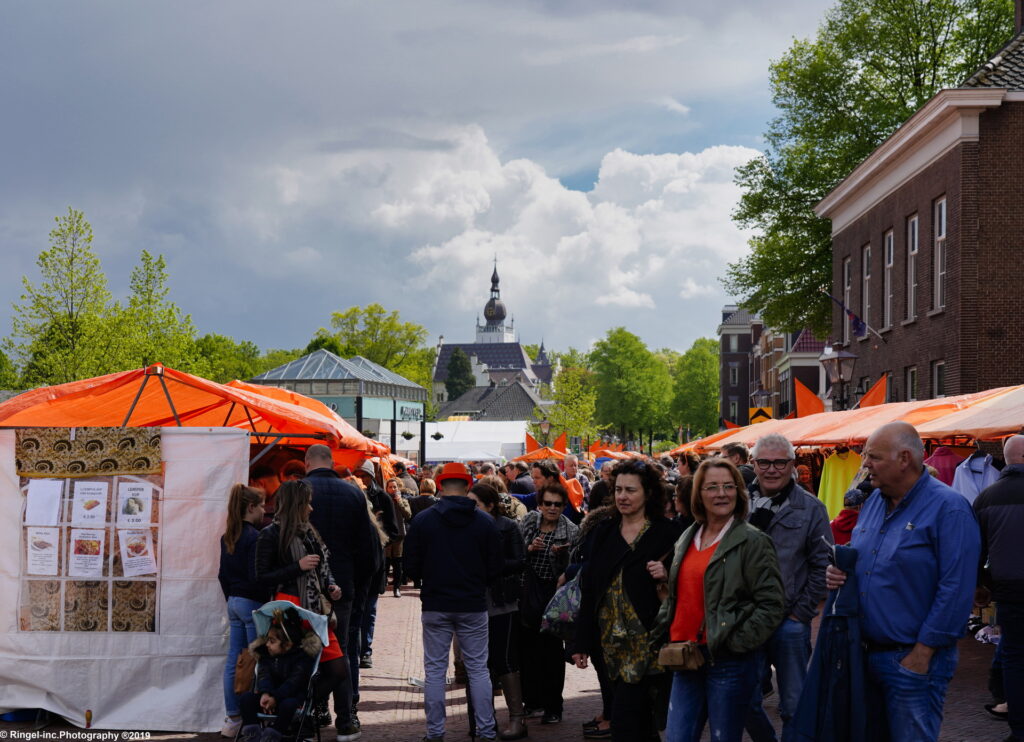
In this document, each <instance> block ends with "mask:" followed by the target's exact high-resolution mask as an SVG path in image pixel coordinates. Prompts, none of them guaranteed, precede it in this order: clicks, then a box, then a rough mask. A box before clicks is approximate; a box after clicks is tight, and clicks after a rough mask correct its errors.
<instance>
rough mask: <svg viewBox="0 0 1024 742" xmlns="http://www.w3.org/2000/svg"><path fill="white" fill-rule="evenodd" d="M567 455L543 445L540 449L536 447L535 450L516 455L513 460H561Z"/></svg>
mask: <svg viewBox="0 0 1024 742" xmlns="http://www.w3.org/2000/svg"><path fill="white" fill-rule="evenodd" d="M565 456H566V454H564V453H562V452H561V451H556V450H555V449H553V448H548V447H547V446H542V447H541V448H538V449H536V450H534V451H530V452H529V453H524V454H523V455H522V456H516V457H515V458H514V459H512V460H513V461H544V460H545V459H555V460H557V461H561V460H562V459H564V458H565Z"/></svg>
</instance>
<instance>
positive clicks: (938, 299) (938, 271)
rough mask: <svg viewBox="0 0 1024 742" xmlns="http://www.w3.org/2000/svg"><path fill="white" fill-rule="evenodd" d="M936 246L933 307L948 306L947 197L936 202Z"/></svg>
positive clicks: (933, 258)
mask: <svg viewBox="0 0 1024 742" xmlns="http://www.w3.org/2000/svg"><path fill="white" fill-rule="evenodd" d="M934 211H935V222H934V226H935V229H934V231H935V246H934V249H933V251H932V261H933V263H934V266H933V271H932V272H933V277H932V278H933V280H932V286H933V290H932V309H936V310H937V309H945V308H946V216H947V211H946V197H945V196H943V197H942V198H940V199H938V200H937V201H936V202H935V210H934Z"/></svg>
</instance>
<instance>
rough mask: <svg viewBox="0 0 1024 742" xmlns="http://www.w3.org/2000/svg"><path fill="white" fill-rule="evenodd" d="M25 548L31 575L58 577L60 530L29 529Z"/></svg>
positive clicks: (28, 569)
mask: <svg viewBox="0 0 1024 742" xmlns="http://www.w3.org/2000/svg"><path fill="white" fill-rule="evenodd" d="M27 531H28V533H27V538H26V539H25V541H26V543H25V546H26V548H27V549H28V555H27V558H26V560H25V562H26V564H27V565H28V567H27V572H28V574H30V575H53V576H56V575H57V554H58V553H59V544H60V530H59V529H57V528H29V529H27Z"/></svg>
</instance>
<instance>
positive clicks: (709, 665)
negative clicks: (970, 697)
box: [220, 423, 1024, 742]
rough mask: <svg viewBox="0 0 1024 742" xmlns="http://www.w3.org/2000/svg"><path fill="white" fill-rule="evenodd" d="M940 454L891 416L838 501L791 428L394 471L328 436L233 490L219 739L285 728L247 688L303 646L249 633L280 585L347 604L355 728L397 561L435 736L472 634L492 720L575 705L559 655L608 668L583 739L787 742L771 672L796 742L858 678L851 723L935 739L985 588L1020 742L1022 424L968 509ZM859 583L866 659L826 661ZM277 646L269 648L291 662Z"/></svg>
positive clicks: (344, 688) (320, 692) (330, 684)
mask: <svg viewBox="0 0 1024 742" xmlns="http://www.w3.org/2000/svg"><path fill="white" fill-rule="evenodd" d="M924 455H925V454H924V446H923V444H922V441H921V439H920V438H919V436H918V434H917V432H916V431H915V430H914V428H913V427H912V426H910V425H908V424H906V423H890V424H888V425H886V426H883V427H882V428H880V429H879V430H878V431H876V432H875V433H874V434H873V435H872V436H871V437H870V438H869V439H868V440H867V442H866V444H865V445H864V447H863V467H862V470H861V472H859V473H858V476H857V477H856V478H855V479H854V481H852V482H850V483H849V487H848V491H847V493H846V496H845V497H844V499H843V509H842V511H841V512H839V514H838V515H837V516H836V517H835V518H834V519H832V520H831V521H830V519H829V517H828V512H827V510H826V506H825V505H824V504H823V502H822V501H821V500H820V499H818V497H817V496H816V495H815V494H814V484H815V482H814V481H813V478H812V477H811V476H810V471H809V470H807V468H806V467H800V466H798V465H797V461H796V459H797V456H796V451H795V450H794V447H793V445H792V444H791V443H790V441H788V440H786V439H785V438H784V437H782V436H779V435H777V434H768V435H765V436H763V437H762V438H760V439H759V440H758V441H757V442H756V444H755V445H754V447H753V449H752V450H750V451H748V450H747V449H746V447H744V446H739V445H732V446H728V447H726V448H725V449H724V450H723V451H721V453H720V454H714V455H711V456H708V457H706V458H704V459H703V460H701V459H700V458H698V457H697V456H696V455H695V454H693V453H684V454H682V455H680V456H679V457H678V458H677V459H674V460H673V459H670V458H667V457H662V458H660V459H655V458H650V457H636V458H629V459H625V460H621V461H607V462H605V463H604V464H603V465H602V466H601V467H600V468H599V469H598V470H596V471H595V470H594V469H593V468H591V467H590V465H589V463H588V462H585V461H583V462H581V461H580V460H579V459H578V458H577V457H575V456H572V455H570V456H568V457H566V459H565V460H564V462H560V463H556V462H553V461H535V462H518V461H517V462H511V463H508V464H505V465H504V466H500V467H499V466H495V465H494V464H487V463H485V464H482V465H480V466H466V465H463V464H460V463H447V464H444V465H442V466H438V467H436V468H434V469H430V468H422V469H421V470H420V471H410V470H407V469H406V467H404V466H402V465H401V464H399V465H398V466H397V467H396V470H395V476H394V477H390V478H388V479H387V480H386V481H385V480H383V479H382V476H381V472H379V471H377V469H376V468H375V467H374V465H373V463H372V462H369V461H367V462H364V463H363V464H362V465H361V466H360V467H359V468H358V469H356V470H355V471H349V470H346V469H340V470H339V469H336V468H335V467H334V466H333V461H332V458H331V451H330V450H329V449H327V448H326V447H325V446H320V445H315V446H311V447H310V448H309V449H308V450H307V452H306V455H305V460H304V461H303V462H292V465H290V466H286V467H284V468H282V470H281V471H280V472H278V474H277V475H276V480H277V481H274V479H275V477H273V476H272V475H273V473H272V472H269V473H268V472H265V471H258V470H254V471H253V472H252V479H251V481H250V485H249V486H246V485H242V484H239V485H236V486H235V487H234V488H233V489H232V491H231V496H230V503H229V513H228V517H227V525H226V528H225V533H224V537H223V539H222V542H221V568H220V577H221V584H222V586H223V589H224V595H225V598H226V599H227V616H228V620H229V625H230V641H229V656H228V657H227V660H226V663H225V673H224V704H225V710H226V712H227V717H228V718H227V720H226V722H225V727H224V730H223V734H224V735H225V736H235V734H236V732H238V731H239V730H241V732H242V733H243V736H245V737H247V738H249V739H256V738H260V737H261V738H263V739H267V740H276V739H277V737H276V736H275V735H278V734H280V733H281V732H282V731H283V730H285V729H287V726H288V724H289V722H290V719H291V715H292V714H293V713H294V711H295V708H294V706H295V704H294V703H291V702H289V703H286V704H282V703H281V700H280V699H276V698H275V696H274V694H273V692H272V690H268V691H266V692H264V691H263V690H262V689H264V688H270V687H271V686H270V685H268V683H271V680H266V681H261V682H264V684H263V685H259V686H258V688H257V689H256V691H255V692H254V693H249V694H248V695H245V694H236V693H235V682H234V680H235V677H234V673H235V666H236V662H235V660H236V658H237V656H238V654H239V653H240V652H241V650H242V649H243V648H244V647H246V646H249V645H252V646H254V647H260V651H261V652H263V653H264V655H265V656H268V657H270V656H274V657H277V656H281V657H290V658H292V659H291V662H292V665H291V666H294V667H299V666H302V667H306V666H307V664H306V661H305V654H304V652H305V651H306V650H303V649H300V648H299V647H298V646H297V642H296V641H295V640H294V638H290V637H294V635H295V634H296V633H297V630H296V629H294V627H293V628H292V630H291V632H290V634H289V637H283V636H282V635H279V634H276V635H275V636H274V637H270V636H264V637H257V636H256V630H255V627H254V625H253V621H252V612H253V611H254V610H255V609H256V608H258V607H259V606H260V605H262V604H263V603H264V602H266V601H267V600H270V599H272V598H274V599H278V600H287V601H290V602H291V603H293V604H295V605H296V606H300V607H301V608H303V609H307V610H310V611H313V612H316V613H320V614H322V615H328V616H330V630H329V641H328V642H327V644H326V646H324V647H323V648H322V653H321V655H320V664H319V670H318V673H317V675H316V682H315V689H314V693H315V696H316V698H317V699H321V700H322V699H326V698H327V697H328V696H333V700H334V704H333V708H334V717H335V718H334V723H335V726H336V730H337V739H338V742H348V741H350V740H356V739H359V737H360V735H361V733H362V732H361V726H360V723H359V719H358V703H359V669H360V667H362V668H366V667H368V666H372V643H373V633H374V624H375V617H376V607H377V599H378V597H379V596H380V595H382V594H384V593H385V592H386V590H387V587H388V585H389V582H388V580H389V577H390V587H391V592H392V595H393V596H394V597H396V598H398V597H401V596H402V588H403V587H404V586H405V585H406V584H408V583H410V582H411V583H412V586H413V587H414V588H418V589H419V598H420V600H421V602H422V606H421V608H422V611H421V621H422V641H423V656H424V678H425V679H424V693H423V697H424V711H425V716H426V736H425V737H424V741H425V742H438V741H439V740H443V739H444V735H445V709H446V704H445V689H446V678H447V676H448V672H449V660H450V656H451V654H452V652H453V649H454V654H455V658H456V659H455V663H456V678H457V680H460V681H461V682H464V683H465V684H466V693H467V698H468V701H469V705H470V708H471V710H472V724H473V727H474V729H475V732H476V734H477V735H478V736H479V737H480V738H481V739H484V740H493V739H499V738H500V739H505V740H509V739H522V738H524V737H526V736H527V735H528V734H529V731H528V724H532V723H539V724H542V725H554V724H559V723H561V721H562V716H563V706H564V700H563V687H564V684H565V673H566V667H567V666H575V667H576V668H588V667H590V666H591V665H592V666H593V669H594V672H595V674H596V676H597V681H598V683H599V686H600V691H601V693H600V699H601V701H600V707H599V708H596V709H595V715H594V718H593V719H591V720H590V721H588V722H586V723H585V724H584V725H583V728H582V729H581V730H580V731H579V733H578V736H582V737H583V738H586V739H612V740H621V741H622V742H652V741H653V740H659V739H661V738H662V736H661V735H662V733H664V739H666V740H669V741H670V742H683V741H687V742H696V741H697V740H699V739H700V738H701V735H702V733H703V731H704V729H705V727H710V733H711V736H712V739H715V740H723V741H726V742H728V741H730V740H735V741H737V742H738V740H740V739H741V737H742V735H743V733H744V731H745V732H746V733H747V734H748V735H749V736H750V738H751V739H752V740H754V741H755V742H767V741H769V740H776V739H777V734H776V730H775V727H774V726H773V724H772V722H771V720H770V718H769V716H768V715H767V713H766V712H765V709H764V704H763V699H764V698H765V697H766V695H768V694H770V693H774V692H775V691H776V688H777V693H778V695H777V704H778V711H779V716H780V717H781V722H782V731H781V738H782V740H783V741H784V742H788V741H790V740H798V739H831V738H844V739H857V738H858V737H857V736H856V735H852V736H851V735H850V734H845V735H844V734H839V731H841V729H839V728H841V727H842V726H843V725H844V724H847V723H849V722H848V720H847V719H846V717H844V715H843V711H842V710H841V709H836V708H831V707H830V705H829V704H828V703H820V702H817V701H816V700H812V699H819V698H822V697H826V696H823V695H819V694H818V693H819V690H820V688H819V686H820V687H824V685H826V684H827V685H828V687H829V688H831V689H833V690H834V689H835V687H836V686H837V684H840V686H841V687H844V688H846V687H850V685H851V684H852V686H856V688H858V689H859V690H857V691H856V692H860V693H863V695H864V703H865V704H866V707H868V708H871V709H872V713H871V714H868V715H865V716H864V717H863V718H861V719H860V720H859V722H858V723H859V724H861V725H862V727H863V729H862V732H863V735H866V736H861V737H860V738H861V739H866V740H893V742H903V741H904V740H936V739H938V734H939V727H940V725H941V722H942V715H943V704H944V699H945V693H946V688H947V686H948V683H949V681H950V679H951V678H952V676H953V673H954V671H955V668H956V665H957V642H958V640H959V639H960V638H962V637H963V636H964V635H965V633H966V629H967V626H968V619H969V618H970V616H971V614H972V611H973V610H974V609H976V608H979V607H984V606H986V605H987V604H988V602H989V601H991V600H995V601H996V602H997V605H998V616H997V623H998V624H999V626H1000V629H1001V637H1002V638H1001V641H1000V645H999V651H998V653H997V668H996V669H997V670H998V677H999V679H1000V683H999V689H998V696H997V697H996V698H994V703H993V704H992V705H991V706H989V707H987V708H989V709H990V712H991V713H993V714H994V715H1002V716H1004V717H1005V718H1006V719H1007V720H1008V722H1009V725H1010V736H1009V737H1007V739H1008V740H1011V741H1012V740H1018V739H1024V700H1021V694H1022V693H1024V675H1022V672H1024V670H1022V668H1024V662H1022V654H1021V653H1022V651H1024V650H1022V649H1021V644H1022V642H1024V638H1022V637H1024V618H1022V616H1024V607H1022V606H1024V592H1022V590H1024V589H1022V587H1021V586H1022V585H1024V574H1021V570H1022V569H1024V567H1021V566H1020V565H1021V562H1020V560H1019V559H1016V558H1015V554H1016V551H1015V548H1016V542H1017V539H1018V538H1019V536H1020V535H1024V532H1022V526H1024V507H1020V506H1022V505H1024V484H1022V482H1024V478H1022V477H1024V436H1014V437H1012V438H1009V439H1007V441H1006V443H1005V448H1004V456H1005V461H1006V466H1005V468H1004V469H1003V471H1002V474H1001V475H1000V477H999V479H998V481H996V482H995V483H994V484H991V485H990V486H989V487H988V488H987V489H984V490H983V491H981V493H980V494H979V495H978V496H977V499H976V500H974V502H973V505H972V503H971V502H969V501H968V499H967V498H965V497H964V496H963V495H962V494H960V493H959V492H957V491H956V490H954V489H952V488H951V487H949V486H948V485H947V484H944V483H943V482H942V481H940V479H938V478H936V476H935V475H934V474H933V472H932V471H929V469H928V468H926V466H925V464H924ZM296 463H300V464H301V470H300V469H298V468H297V467H296V466H295V465H294V464H296ZM833 512H834V511H833ZM837 544H838V545H840V546H839V548H838V549H837V548H836V545H837ZM845 545H848V546H845ZM844 548H850V549H852V550H853V552H851V553H853V554H854V558H855V561H854V560H849V559H848V558H847V557H845V553H844V560H843V561H841V562H840V563H841V564H844V565H847V566H846V569H845V571H842V570H840V569H839V567H837V566H835V563H836V559H835V556H836V553H837V552H838V551H839V550H841V549H844ZM849 565H853V566H849ZM853 583H855V585H856V587H854V588H853V590H854V591H855V592H854V593H851V595H850V596H847V597H848V598H852V599H853V600H854V603H855V605H856V609H855V612H854V615H858V616H859V619H858V620H857V631H855V632H850V636H854V637H856V639H855V644H856V646H854V647H852V650H853V651H854V652H855V655H854V656H857V657H861V658H862V659H861V660H858V662H859V663H860V665H859V667H860V669H856V668H854V669H851V668H850V667H849V666H848V665H849V663H843V662H840V663H832V664H829V663H828V662H827V660H826V659H825V657H824V653H826V652H828V651H834V648H833V649H831V650H830V649H828V648H825V647H824V646H823V644H824V643H823V642H820V641H819V643H818V646H817V647H814V646H812V622H813V621H814V620H815V619H816V618H818V617H819V616H820V615H821V612H822V605H823V602H824V601H825V598H826V594H827V592H828V591H829V590H832V591H837V592H833V593H832V598H831V599H830V600H832V601H835V598H836V596H837V595H838V594H839V593H842V591H843V589H844V586H846V585H848V584H853ZM976 589H977V592H976ZM556 594H557V595H556ZM563 595H564V596H574V597H573V598H572V600H571V602H570V604H571V605H572V608H573V610H572V613H573V615H572V620H571V622H570V623H571V631H569V632H568V633H565V632H556V631H551V630H548V629H549V627H547V626H546V625H545V623H544V615H545V612H546V609H547V608H548V606H549V603H552V599H553V598H555V600H561V599H562V597H559V596H563ZM828 618H829V617H825V619H823V620H828ZM271 639H272V640H273V645H272V646H273V647H274V649H273V651H270V653H269V655H268V654H267V651H268V647H270V646H271ZM304 646H305V645H304ZM274 652H277V654H276V655H275V654H274ZM856 653H859V654H856ZM812 654H813V655H814V658H813V660H812ZM819 655H821V656H819ZM282 663H284V660H281V659H277V660H275V662H274V664H273V665H271V664H270V663H268V667H278V675H281V676H282V677H283V675H282V672H281V671H280V668H279V666H280V665H282ZM285 664H287V663H285ZM261 666H262V665H261ZM837 667H838V668H840V669H836V668H837ZM809 668H814V669H813V671H812V674H811V675H810V676H809V675H808V669H809ZM268 672H270V669H268ZM839 676H842V677H839ZM773 680H774V684H773ZM844 683H845V684H846V685H842V684H844ZM858 684H859V685H858ZM811 686H814V687H813V688H812V687H811ZM498 688H500V692H501V694H502V695H504V697H505V702H506V706H507V709H508V718H507V721H506V722H504V723H499V721H498V720H497V719H496V717H495V710H494V703H493V698H494V696H495V691H496V689H498ZM808 691H813V693H811V694H810V698H809V694H808ZM994 695H996V694H995V693H994ZM267 703H269V704H270V706H271V708H273V709H276V710H277V713H278V718H277V720H276V721H275V722H274V724H273V725H270V726H268V727H267V728H266V729H261V728H260V727H259V726H257V725H255V724H253V723H252V716H253V713H254V709H256V708H257V707H261V706H263V705H265V704H267ZM998 704H1003V705H1002V706H1000V705H998ZM321 713H324V712H323V711H321ZM847 713H848V710H847ZM322 721H323V722H324V723H328V722H329V721H331V719H330V717H329V715H325V716H324V718H323V719H322ZM829 725H831V726H832V727H833V729H832V732H833V733H831V734H830V733H829V732H828V730H827V729H826V727H828V726H829ZM858 728H859V727H858ZM847 731H849V730H847ZM567 736H577V735H567Z"/></svg>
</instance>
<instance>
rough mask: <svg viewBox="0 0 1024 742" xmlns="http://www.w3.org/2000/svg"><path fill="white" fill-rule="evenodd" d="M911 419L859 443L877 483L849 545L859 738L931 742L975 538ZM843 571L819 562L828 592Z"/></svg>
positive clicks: (961, 623)
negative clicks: (856, 607) (862, 734)
mask: <svg viewBox="0 0 1024 742" xmlns="http://www.w3.org/2000/svg"><path fill="white" fill-rule="evenodd" d="M923 460H924V447H923V446H922V444H921V439H920V437H918V435H917V431H916V430H914V428H913V426H912V425H909V424H908V423H904V422H895V423H889V424H888V425H883V426H882V427H881V428H879V429H878V430H876V431H875V432H874V433H872V434H871V437H870V438H868V440H867V444H866V445H865V446H864V466H865V468H866V469H867V470H868V472H869V473H870V475H871V483H872V484H873V485H875V487H877V489H876V490H875V491H874V493H872V495H871V496H870V497H869V498H868V500H867V502H866V503H864V507H863V508H862V509H861V512H860V518H859V519H858V520H857V526H856V527H855V528H854V529H853V537H852V539H851V541H850V545H851V546H852V547H853V548H855V549H856V550H857V552H858V558H857V566H856V570H855V572H856V575H857V582H858V585H859V588H860V607H861V636H862V638H863V640H864V645H865V648H866V650H867V656H868V661H867V688H866V695H867V700H866V704H865V707H866V708H868V709H871V710H872V712H871V714H870V715H869V718H868V735H867V736H868V739H871V740H879V742H888V741H889V740H892V742H910V741H913V742H919V741H921V742H923V741H927V740H937V739H938V738H939V728H940V726H941V725H942V706H943V703H944V701H945V698H946V688H947V687H948V685H949V681H950V679H951V678H952V677H953V672H954V670H956V664H957V641H958V640H959V639H960V638H961V637H962V636H963V635H964V630H965V627H966V625H967V618H968V617H969V616H970V613H971V606H972V603H973V597H974V587H975V579H976V576H977V570H978V557H979V554H980V552H981V537H980V535H979V532H978V524H977V521H976V520H975V519H974V513H973V512H972V511H971V506H970V504H969V503H968V502H967V500H966V499H965V498H964V497H963V495H961V494H960V493H958V492H957V491H956V490H954V489H952V488H951V487H948V486H947V485H945V484H943V483H942V482H940V481H939V480H938V479H935V478H934V477H932V476H930V475H929V474H928V472H927V470H925V469H924V466H923ZM845 580H846V575H845V573H843V572H841V571H839V570H838V569H836V568H835V567H829V568H828V570H827V577H826V584H827V585H828V588H829V589H830V590H832V589H835V588H837V587H839V586H840V585H842V584H843V583H844V582H845Z"/></svg>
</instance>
